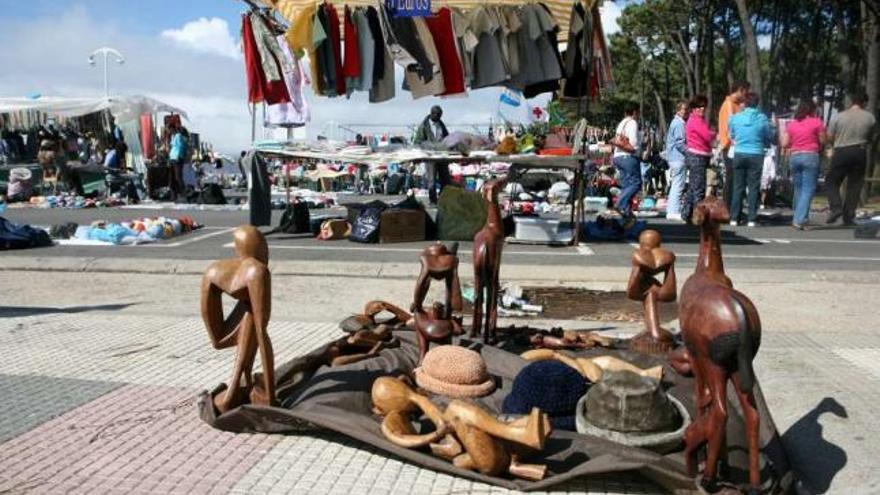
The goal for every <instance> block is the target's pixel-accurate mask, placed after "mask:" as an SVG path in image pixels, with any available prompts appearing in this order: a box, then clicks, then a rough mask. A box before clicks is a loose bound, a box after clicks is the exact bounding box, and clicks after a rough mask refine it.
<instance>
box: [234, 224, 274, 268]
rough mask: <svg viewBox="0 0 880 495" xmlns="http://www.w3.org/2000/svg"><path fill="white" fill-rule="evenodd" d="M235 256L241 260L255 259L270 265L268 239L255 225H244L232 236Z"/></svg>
mask: <svg viewBox="0 0 880 495" xmlns="http://www.w3.org/2000/svg"><path fill="white" fill-rule="evenodd" d="M232 237H233V244H234V245H235V254H236V255H237V256H238V257H239V258H241V259H244V258H254V259H256V260H257V261H260V262H262V263H264V264H265V263H269V245H268V244H267V243H266V237H265V236H264V235H263V233H262V232H260V231H259V229H257V228H256V227H254V226H253V225H242V226H241V227H238V228H237V229H235V232H233V234H232Z"/></svg>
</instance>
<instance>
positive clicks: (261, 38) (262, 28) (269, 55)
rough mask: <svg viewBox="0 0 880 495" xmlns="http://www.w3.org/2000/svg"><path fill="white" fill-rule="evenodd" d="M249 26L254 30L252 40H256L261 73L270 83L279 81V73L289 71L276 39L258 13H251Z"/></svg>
mask: <svg viewBox="0 0 880 495" xmlns="http://www.w3.org/2000/svg"><path fill="white" fill-rule="evenodd" d="M251 28H252V29H253V32H254V40H256V42H257V51H258V52H259V53H260V66H261V67H262V68H263V74H265V75H266V81H268V82H270V83H271V82H276V81H281V80H282V76H281V73H282V72H283V71H289V70H290V66H289V64H288V63H287V61H286V60H285V59H284V55H283V54H282V53H281V47H280V46H278V39H277V38H275V36H273V35H272V32H271V31H270V30H269V27H268V26H266V22H265V21H264V20H263V18H262V16H260V15H258V14H251Z"/></svg>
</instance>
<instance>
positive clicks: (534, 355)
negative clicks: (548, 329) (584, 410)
mask: <svg viewBox="0 0 880 495" xmlns="http://www.w3.org/2000/svg"><path fill="white" fill-rule="evenodd" d="M520 357H522V358H523V359H525V360H526V361H545V360H556V361H559V362H561V363H563V364H566V365H568V366H570V367H571V368H573V369H575V370H576V371H577V372H578V373H580V374H581V375H583V376H584V378H586V379H587V380H590V381H591V382H593V383H598V382H599V381H600V380H602V377H603V376H604V374H605V373H606V372H608V371H624V370H626V371H631V372H633V373H635V374H637V375H640V376H646V377H649V378H654V379H656V380H657V381H659V380H660V379H661V378H663V367H662V366H654V367H653V368H648V369H642V368H639V367H638V366H635V365H633V364H631V363H628V362H626V361H624V360H622V359H618V358H616V357H613V356H597V357H594V358H581V357H579V358H575V357H571V356H568V355H567V354H564V353H562V352H557V351H553V350H550V349H536V350H533V351H526V352H524V353H522V354H521V355H520Z"/></svg>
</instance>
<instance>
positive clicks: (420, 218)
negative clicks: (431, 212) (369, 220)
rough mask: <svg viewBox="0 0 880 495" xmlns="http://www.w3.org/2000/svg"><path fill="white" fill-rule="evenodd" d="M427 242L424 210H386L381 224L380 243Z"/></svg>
mask: <svg viewBox="0 0 880 495" xmlns="http://www.w3.org/2000/svg"><path fill="white" fill-rule="evenodd" d="M424 240H425V212H424V211H423V210H396V209H391V210H385V211H384V212H382V219H381V221H380V222H379V242H380V243H383V244H389V243H394V242H418V241H424Z"/></svg>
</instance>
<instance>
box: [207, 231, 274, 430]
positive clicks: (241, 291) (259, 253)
mask: <svg viewBox="0 0 880 495" xmlns="http://www.w3.org/2000/svg"><path fill="white" fill-rule="evenodd" d="M233 238H234V241H235V253H236V255H237V258H233V259H227V260H220V261H216V262H214V263H212V264H211V266H209V267H208V269H207V271H205V275H204V277H203V278H202V290H201V312H202V320H203V321H204V322H205V327H206V328H207V330H208V337H210V339H211V344H212V345H213V346H214V348H215V349H226V348H228V347H233V346H236V347H237V352H236V357H235V366H234V368H233V372H232V378H230V380H229V383H228V384H227V388H226V390H225V391H223V392H221V393H219V394H217V396H215V397H214V406H215V407H216V408H217V410H218V411H220V413H224V412H226V411H228V410H230V409H233V408H235V407H238V406H240V405H242V404H244V403H245V402H246V397H247V396H248V394H249V395H250V403H251V404H259V405H272V404H273V403H274V401H275V381H274V378H273V371H274V368H275V362H274V356H273V353H272V342H271V341H270V340H269V334H268V331H267V327H268V325H269V316H270V313H271V310H272V291H271V287H272V281H271V277H270V274H269V267H268V265H267V264H268V262H269V247H268V246H267V244H266V238H265V237H263V234H262V233H260V231H259V230H257V229H256V228H255V227H252V226H242V227H239V228H237V229H236V230H235V233H234V234H233ZM223 294H228V295H229V296H231V297H232V298H233V299H236V300H237V301H238V302H237V303H236V305H235V308H233V310H232V312H231V313H230V315H229V317H228V318H226V319H225V320H224V318H223V302H222V300H221V297H222V295H223ZM258 349H259V351H260V361H261V362H262V366H263V373H262V378H261V380H259V381H258V382H255V381H254V378H253V376H252V375H251V374H252V370H253V365H254V359H255V358H256V353H257V350H258ZM242 378H244V384H243V385H242Z"/></svg>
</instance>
